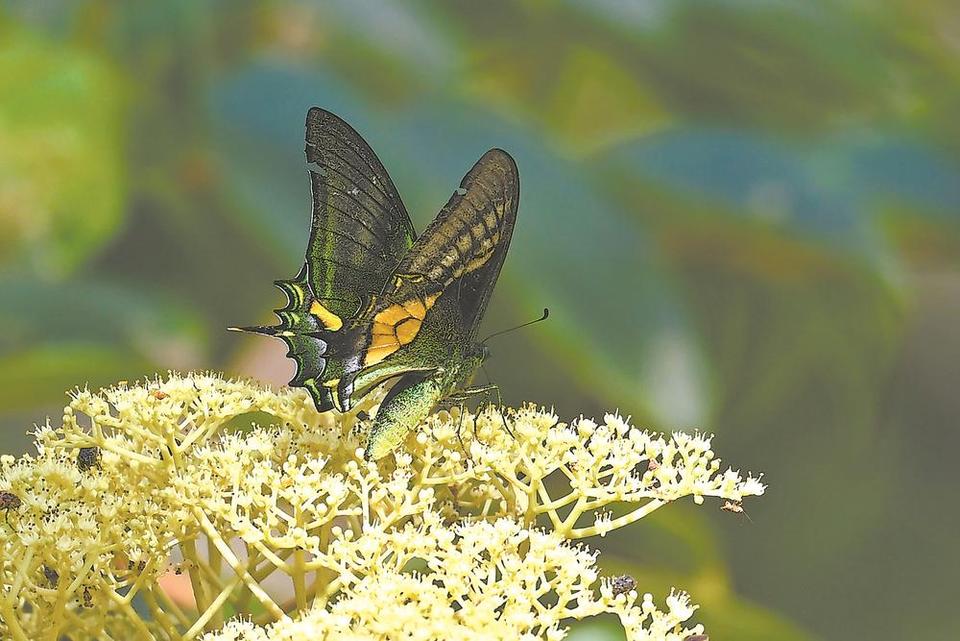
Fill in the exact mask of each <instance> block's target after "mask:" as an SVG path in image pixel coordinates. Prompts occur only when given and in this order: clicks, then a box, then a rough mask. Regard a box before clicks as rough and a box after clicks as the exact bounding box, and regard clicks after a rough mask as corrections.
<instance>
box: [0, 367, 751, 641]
mask: <svg viewBox="0 0 960 641" xmlns="http://www.w3.org/2000/svg"><path fill="white" fill-rule="evenodd" d="M377 401H378V398H372V399H370V400H369V401H368V402H366V403H364V404H362V405H361V407H359V408H357V410H356V411H357V412H359V411H360V410H364V411H371V410H372V409H373V406H374V405H375V403H376V402H377ZM254 412H256V413H262V414H266V415H269V417H270V419H269V421H268V423H269V424H268V425H265V426H256V425H254V426H251V425H250V424H249V422H247V423H246V424H244V421H243V417H244V415H248V414H251V413H254ZM262 414H258V415H262ZM505 426H506V428H507V429H505ZM365 427H366V424H365V423H364V422H363V421H360V420H358V418H357V414H356V413H351V414H345V415H338V414H335V413H328V414H322V415H321V414H317V413H316V411H315V410H314V409H313V406H312V404H311V402H310V400H309V398H308V396H307V395H306V394H303V393H301V392H300V391H296V390H290V389H284V390H281V391H278V392H275V391H271V390H269V389H266V388H263V387H260V386H258V385H255V384H252V383H250V382H246V381H231V380H224V379H222V378H220V377H218V376H216V375H193V376H188V377H180V376H176V375H171V376H170V377H168V378H166V379H164V380H157V381H152V382H148V383H145V384H143V385H135V386H127V385H123V386H118V387H115V388H112V389H109V390H105V391H103V392H101V393H98V394H93V393H91V392H89V391H85V390H84V391H79V392H77V393H76V394H75V395H74V398H73V400H72V401H71V403H70V404H69V405H68V407H66V408H65V410H64V413H63V420H62V424H61V426H60V427H57V428H53V427H51V426H43V427H41V428H39V429H38V430H37V433H36V438H37V454H36V455H34V456H25V457H22V458H20V459H14V458H12V457H9V456H3V457H0V508H2V507H3V505H5V503H4V500H6V501H7V503H6V504H7V505H8V509H7V510H6V514H5V515H4V516H5V519H4V521H5V522H4V527H2V528H0V546H2V549H0V552H2V557H0V574H2V582H3V590H2V593H0V619H2V621H3V623H2V629H0V632H2V634H3V638H12V639H16V640H18V641H21V640H24V639H51V640H56V639H58V638H59V636H60V635H61V634H63V633H64V632H65V631H69V634H70V637H71V639H75V640H76V641H81V640H84V639H100V638H108V637H109V638H114V639H121V638H122V639H141V638H142V639H162V640H168V639H169V640H183V639H195V638H198V637H199V636H200V635H201V634H203V633H207V636H206V637H205V638H206V639H208V640H209V641H223V640H227V639H264V640H266V639H269V640H271V641H272V640H279V639H284V640H287V639H289V640H291V641H293V640H295V639H311V640H312V639H324V638H334V636H335V637H336V638H338V639H340V638H347V639H349V638H354V639H369V638H382V637H384V636H387V637H389V636H390V635H392V634H399V633H400V632H401V631H408V632H411V633H413V634H414V635H415V636H413V637H410V638H418V639H459V638H463V639H467V638H470V639H483V638H490V639H501V638H509V639H560V638H563V636H564V635H565V630H566V628H567V626H568V625H569V624H570V622H571V621H573V620H576V619H582V618H585V617H589V616H594V615H597V614H601V613H605V612H606V613H615V614H616V615H617V616H619V617H620V620H621V622H622V624H623V626H624V629H625V630H626V631H627V634H628V638H630V639H651V640H652V639H670V640H677V641H679V640H680V639H683V638H685V637H686V636H689V635H693V634H699V633H700V632H701V629H700V627H699V626H689V624H688V623H687V622H688V621H689V619H690V618H691V617H692V616H693V614H694V610H695V607H694V606H692V605H691V604H690V602H689V600H688V598H687V596H686V595H684V594H681V593H677V594H672V595H670V596H669V597H668V598H667V599H666V601H665V607H663V609H658V607H657V606H655V605H654V601H653V598H652V597H651V596H650V595H643V596H640V595H639V593H638V591H637V590H631V591H628V592H626V593H619V594H613V592H612V590H611V589H610V587H609V585H608V584H607V583H606V582H604V581H602V580H601V579H600V576H599V571H598V569H597V567H596V553H594V552H592V551H590V550H589V549H588V548H585V547H580V544H576V543H574V541H576V540H577V539H584V538H588V537H592V536H596V535H603V534H605V533H606V532H609V531H610V530H613V529H616V528H619V527H623V526H625V525H628V524H630V523H632V522H634V521H636V520H639V519H640V518H642V517H644V516H646V515H647V514H649V513H651V512H652V511H654V510H656V509H658V508H659V507H662V506H663V505H665V504H667V503H669V502H671V501H675V500H679V499H682V498H685V497H691V498H692V499H693V500H695V501H698V502H699V501H702V500H703V499H704V498H705V497H716V498H718V499H720V500H727V501H735V502H740V501H742V500H743V499H744V498H745V497H747V496H751V495H756V494H761V493H762V492H763V489H764V487H763V485H762V484H761V483H760V481H759V479H758V478H754V477H750V476H747V477H746V478H744V477H743V476H742V475H741V474H740V473H738V472H734V471H732V470H729V469H727V470H721V464H720V461H719V460H718V459H716V458H715V456H714V453H713V451H712V450H711V443H710V439H709V438H708V437H706V436H704V435H699V434H696V435H692V436H691V435H686V434H682V433H677V434H673V435H672V436H669V437H666V436H663V435H660V434H652V433H648V432H644V431H641V430H637V429H635V428H632V427H631V426H630V425H629V424H628V423H627V422H626V421H624V420H623V419H622V418H621V417H619V416H616V415H607V416H605V417H604V419H603V421H602V422H593V421H589V420H586V419H580V420H578V421H574V422H572V423H569V424H567V423H562V422H560V421H559V420H558V418H557V417H556V416H554V415H553V414H552V413H550V412H546V411H543V410H541V409H538V408H536V407H532V406H527V407H523V408H520V409H516V410H504V411H503V413H502V414H501V412H499V411H497V410H488V411H485V412H481V413H480V414H478V415H474V414H471V413H464V414H463V415H461V414H460V413H459V412H456V411H453V412H440V413H438V414H436V415H434V416H432V417H430V418H429V419H428V420H427V421H426V423H425V424H424V425H423V426H421V429H420V430H419V431H418V432H415V433H414V434H412V435H411V436H410V437H409V438H408V439H407V442H406V444H405V447H404V448H403V449H401V450H400V451H398V452H397V453H396V454H394V455H391V456H388V457H387V458H386V459H384V460H382V461H380V462H379V463H377V464H374V463H370V462H367V461H364V460H363V458H362V451H363V450H362V447H363V439H362V434H363V433H364V429H365ZM81 448H85V449H84V451H83V453H81ZM90 448H95V449H90ZM548 488H549V489H548ZM3 493H6V494H3ZM614 514H616V515H617V516H613V515H614ZM177 569H180V570H186V572H187V574H188V575H189V577H190V581H191V585H192V588H193V595H194V598H195V601H196V608H184V607H183V605H182V604H180V605H178V604H177V603H176V602H175V601H173V600H171V599H170V598H169V597H168V595H167V594H166V593H165V592H164V591H163V590H162V589H160V587H159V582H160V581H161V579H162V578H163V577H164V576H165V575H168V574H170V573H173V572H174V571H175V570H177ZM547 594H549V595H552V596H551V598H547V597H546V596H545V595H547ZM135 604H136V607H134V606H135ZM144 611H146V612H148V616H141V614H140V613H141V612H144ZM226 612H231V613H240V614H243V613H246V617H247V618H246V620H245V621H240V620H237V621H233V622H226V621H225V620H224V619H225V616H226V615H225V613H226ZM251 617H253V618H254V619H255V621H254V620H251Z"/></svg>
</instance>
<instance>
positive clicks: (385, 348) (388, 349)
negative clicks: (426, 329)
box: [364, 294, 440, 366]
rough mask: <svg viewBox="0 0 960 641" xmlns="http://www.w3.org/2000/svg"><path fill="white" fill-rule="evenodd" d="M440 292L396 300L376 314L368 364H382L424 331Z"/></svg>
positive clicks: (368, 348) (367, 355) (365, 361)
mask: <svg viewBox="0 0 960 641" xmlns="http://www.w3.org/2000/svg"><path fill="white" fill-rule="evenodd" d="M439 295H440V294H431V295H430V296H428V297H427V298H425V299H419V298H412V299H410V300H406V301H403V302H402V303H395V304H393V305H390V306H389V307H386V308H384V309H382V310H381V311H379V312H378V313H377V315H376V316H374V317H373V326H372V327H371V328H370V346H369V347H367V353H366V355H365V356H364V365H365V366H366V365H374V364H376V363H379V362H380V361H382V360H383V359H385V358H386V357H387V356H390V354H393V353H394V352H395V351H397V350H398V349H400V348H401V347H403V346H404V345H406V344H408V343H410V342H412V341H413V339H414V338H416V337H417V334H418V333H419V332H420V327H421V326H422V325H423V319H424V318H426V316H427V312H428V311H429V310H430V308H431V307H433V304H434V303H435V302H436V301H437V297H438V296H439Z"/></svg>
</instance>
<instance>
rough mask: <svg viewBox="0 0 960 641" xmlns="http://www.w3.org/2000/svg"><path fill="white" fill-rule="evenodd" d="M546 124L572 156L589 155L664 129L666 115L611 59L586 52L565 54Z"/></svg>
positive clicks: (580, 48)
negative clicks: (576, 152)
mask: <svg viewBox="0 0 960 641" xmlns="http://www.w3.org/2000/svg"><path fill="white" fill-rule="evenodd" d="M550 100H551V103H552V105H551V106H550V108H549V109H548V111H547V114H546V115H547V119H548V122H549V123H551V125H552V126H553V128H554V130H555V131H557V132H558V133H559V134H560V136H561V138H562V140H563V141H564V142H565V143H566V144H567V145H569V146H571V147H572V148H574V149H576V150H578V151H585V152H590V151H595V150H597V149H602V148H605V147H607V146H609V145H610V144H612V143H615V142H619V141H621V140H624V139H626V138H629V137H634V136H637V135H639V134H648V133H650V132H651V131H654V130H656V129H658V128H660V127H662V126H664V124H666V122H668V120H669V116H668V114H667V112H666V111H665V110H664V109H663V108H662V107H661V106H660V104H659V103H658V100H657V98H656V97H655V96H653V95H652V94H651V93H650V92H649V91H648V90H647V89H646V87H644V86H643V84H642V83H641V81H640V79H639V78H637V77H636V76H635V75H634V74H631V73H630V70H629V69H628V68H627V67H625V66H624V65H622V64H620V62H619V61H618V60H616V58H614V57H613V56H611V55H608V54H606V53H601V52H598V51H596V50H593V49H588V48H586V47H577V48H574V49H573V50H572V51H570V52H569V54H568V56H567V59H566V60H565V61H564V63H563V66H562V70H561V71H560V76H559V78H558V81H557V85H556V87H555V88H554V90H553V95H552V96H551V97H550Z"/></svg>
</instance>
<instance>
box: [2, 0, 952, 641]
mask: <svg viewBox="0 0 960 641" xmlns="http://www.w3.org/2000/svg"><path fill="white" fill-rule="evenodd" d="M311 105H320V106H323V107H325V108H328V109H330V110H332V111H334V112H335V113H338V114H340V115H341V116H343V117H344V118H345V119H346V120H348V121H349V122H350V123H352V124H353V125H354V126H355V127H356V128H357V129H358V130H359V131H360V132H361V133H362V134H363V135H364V136H365V137H366V138H367V140H368V141H369V142H370V143H371V145H372V146H373V147H374V149H375V150H376V151H377V153H378V154H379V155H380V157H381V159H382V160H383V162H384V164H385V165H386V166H387V168H388V170H389V171H390V172H391V174H392V175H393V177H394V180H395V182H396V183H397V185H398V187H399V189H400V192H401V194H402V195H403V197H404V200H405V202H406V204H407V208H408V209H409V210H410V212H411V215H412V216H413V217H414V222H415V224H416V225H417V227H418V228H419V229H422V228H423V226H424V225H425V224H426V223H427V222H428V221H429V220H431V219H432V217H433V216H434V215H435V213H436V212H437V210H438V209H439V207H440V206H441V205H442V204H443V203H444V202H445V201H446V198H447V197H448V196H449V194H450V193H451V191H452V189H453V188H454V187H455V186H456V185H457V183H458V181H459V180H460V178H461V176H462V174H463V173H464V172H465V171H466V170H467V169H468V168H469V167H470V166H471V165H472V163H473V162H474V161H475V160H476V159H477V158H478V157H479V156H480V154H481V153H482V152H483V151H485V150H486V149H488V148H489V147H492V146H501V147H503V148H505V149H507V150H509V151H510V152H511V153H512V154H513V155H514V156H515V157H516V158H517V161H518V164H519V166H520V170H521V176H522V183H523V186H522V198H521V207H520V218H519V225H518V228H517V232H516V235H515V237H514V241H513V246H512V250H511V255H510V256H509V259H508V260H507V264H506V268H505V270H504V273H503V276H502V278H501V282H500V285H499V287H498V288H497V293H496V296H495V297H494V300H493V305H492V308H491V310H490V313H489V317H488V318H487V320H486V322H485V327H486V328H487V330H489V331H492V330H494V329H499V328H503V327H506V326H508V325H511V324H515V323H519V322H522V321H524V320H528V319H530V318H534V317H536V315H537V314H538V313H539V311H540V309H541V308H543V307H544V306H549V307H550V308H551V310H552V312H553V314H552V316H551V318H550V320H549V321H548V322H547V323H544V324H541V325H539V326H537V327H536V328H530V329H527V330H523V331H521V332H517V333H514V334H511V335H508V336H504V337H502V338H499V339H497V340H496V341H495V342H494V343H493V345H492V347H493V350H494V357H493V360H492V361H491V362H490V364H489V366H488V369H489V371H490V374H491V376H492V378H493V379H494V380H495V382H497V383H499V384H500V385H501V386H502V387H503V388H504V390H505V396H506V400H507V401H508V402H510V403H517V402H520V401H522V400H532V401H537V402H539V403H544V404H547V405H553V406H555V407H556V408H557V410H558V412H560V413H561V415H563V416H566V417H574V416H576V415H578V414H580V413H581V412H582V413H584V414H587V415H595V414H598V413H602V412H603V411H605V410H607V409H613V408H620V409H621V410H622V411H623V412H626V413H630V414H632V415H633V417H634V421H635V423H637V424H638V425H643V426H648V427H651V428H656V429H663V430H670V429H676V428H691V427H700V428H703V429H705V430H708V431H712V432H715V433H716V435H717V436H716V448H717V450H718V452H720V453H721V454H722V455H723V456H725V457H726V459H727V460H729V461H731V462H733V463H734V464H736V465H744V466H745V467H747V468H750V469H753V470H763V471H765V472H766V480H767V481H768V482H769V484H770V490H769V492H768V494H767V496H765V497H763V498H762V499H760V500H754V501H751V502H750V503H748V505H747V510H748V512H749V516H750V518H751V519H752V521H748V520H746V519H745V518H743V517H738V516H736V515H731V514H725V513H721V512H720V511H719V510H717V506H716V505H714V504H709V503H708V507H706V508H695V507H694V506H693V505H692V504H684V505H675V506H671V507H670V508H668V509H665V510H662V511H661V513H658V514H657V515H655V517H653V518H651V519H648V520H645V521H644V522H643V523H642V524H640V525H639V526H636V527H634V528H629V529H627V530H625V531H620V532H617V533H614V534H612V535H610V536H608V537H607V538H606V539H604V540H602V541H599V542H598V543H600V544H601V547H602V548H603V549H604V550H605V552H604V555H603V557H602V564H603V566H604V568H605V569H606V570H607V571H609V572H620V571H628V572H631V573H633V574H635V575H636V576H637V577H638V578H639V580H640V585H641V589H643V590H650V591H654V592H658V593H663V592H665V591H666V590H667V589H668V588H669V586H670V585H677V586H679V587H682V588H684V589H687V590H690V591H692V592H693V593H694V597H695V600H696V601H698V602H700V603H701V604H703V608H702V610H701V611H700V612H699V614H698V617H699V620H700V621H702V622H703V623H705V624H707V625H708V626H709V629H710V631H711V638H712V639H714V640H715V641H720V640H723V639H738V640H754V639H756V640H760V639H785V640H788V641H789V640H798V641H799V640H807V639H811V640H812V639H833V640H837V641H840V640H842V641H851V640H853V639H865V640H891V641H892V640H900V639H923V640H925V641H935V640H940V639H956V638H957V632H956V629H957V627H958V625H960V610H958V609H957V608H956V607H952V606H953V605H954V601H956V599H957V597H958V596H960V591H958V588H957V578H958V576H960V552H958V546H957V533H958V532H960V510H958V509H957V504H958V502H957V498H956V490H957V489H960V485H958V480H960V479H958V473H957V471H956V469H957V465H956V463H955V457H956V454H955V453H956V451H957V450H958V447H960V432H958V430H957V427H958V426H957V420H956V417H957V416H958V415H960V414H958V409H960V394H958V382H960V365H958V362H960V332H958V327H960V270H958V266H960V265H958V263H960V118H958V114H960V7H958V5H957V3H956V2H954V1H953V0H932V1H917V0H909V1H908V0H892V1H889V2H883V3H878V2H863V1H861V2H858V1H850V2H842V1H831V0H802V1H799V0H798V1H796V2H791V1H782V2H775V1H763V0H728V1H726V2H683V1H681V2H673V1H668V0H648V1H641V0H597V1H595V2H577V1H575V0H567V1H565V2H546V1H538V0H528V1H519V2H512V3H506V2H483V3H478V2H467V1H465V0H463V1H452V2H450V1H448V2H440V1H436V2H395V3H393V2H391V3H387V2H374V1H372V0H340V1H335V2H323V3H319V4H309V3H300V2H258V3H252V2H238V1H233V2H226V1H221V2H192V1H189V0H177V1H171V2H164V3H116V2H107V1H86V2H83V1H81V2H66V1H62V2H61V1H57V0H45V1H42V2H41V1H38V0H23V1H21V2H6V3H4V5H3V8H2V9H0V330H2V331H0V428H2V438H3V447H2V449H3V450H4V451H8V452H19V451H24V450H25V449H27V448H28V447H29V438H28V437H27V436H26V434H25V432H26V431H27V430H28V429H30V428H31V426H32V424H33V423H35V422H38V421H42V420H44V417H45V416H47V415H51V416H53V417H57V416H59V408H60V407H61V406H62V405H63V404H64V402H65V398H66V397H65V394H64V391H65V390H66V389H69V388H72V387H74V386H76V385H83V384H85V383H89V385H90V386H101V385H105V384H109V383H113V382H115V381H117V380H121V379H126V380H134V379H137V378H139V377H142V376H145V375H150V374H153V373H156V372H164V371H165V370H167V369H168V368H175V369H180V370H185V369H190V368H213V369H223V370H225V371H227V372H229V373H231V374H249V375H254V376H257V377H259V378H261V379H264V380H269V381H273V382H283V381H285V380H286V378H285V377H287V376H288V375H289V373H290V372H291V364H290V362H289V361H286V360H285V359H284V358H283V351H284V350H283V349H282V347H279V346H278V345H274V344H273V342H272V341H267V340H258V339H256V338H248V337H244V336H238V335H235V334H228V333H226V332H225V331H224V328H225V327H226V326H227V325H229V324H237V323H239V324H246V323H255V322H260V321H268V320H270V318H271V316H270V314H269V310H270V309H271V308H272V307H274V306H276V305H277V304H278V303H279V302H280V295H279V292H277V291H275V290H274V289H273V288H272V286H271V281H273V280H274V279H276V278H281V277H289V276H292V275H293V274H295V273H296V271H297V269H298V268H299V265H300V262H301V259H302V256H303V251H304V246H305V242H306V238H307V225H308V220H309V189H308V182H307V177H306V174H305V167H304V160H303V156H302V150H303V141H302V135H303V120H304V115H305V113H306V110H307V108H308V107H309V106H311ZM614 630H615V626H613V625H610V626H609V627H608V626H607V624H606V622H600V623H595V624H591V625H589V626H585V627H580V628H578V629H577V630H576V632H575V637H574V638H575V639H580V640H581V641H582V640H583V639H593V638H596V639H606V638H611V639H614V638H617V634H616V633H615V632H614Z"/></svg>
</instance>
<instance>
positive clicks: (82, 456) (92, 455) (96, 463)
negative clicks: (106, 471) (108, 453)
mask: <svg viewBox="0 0 960 641" xmlns="http://www.w3.org/2000/svg"><path fill="white" fill-rule="evenodd" d="M77 467H79V468H80V471H81V472H86V471H87V470H89V469H91V468H94V467H100V448H98V447H81V448H80V452H79V453H78V454H77Z"/></svg>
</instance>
